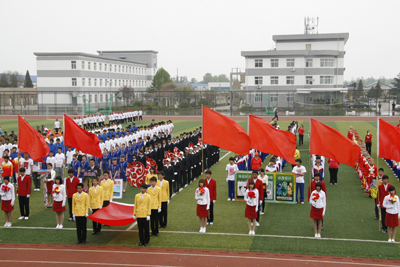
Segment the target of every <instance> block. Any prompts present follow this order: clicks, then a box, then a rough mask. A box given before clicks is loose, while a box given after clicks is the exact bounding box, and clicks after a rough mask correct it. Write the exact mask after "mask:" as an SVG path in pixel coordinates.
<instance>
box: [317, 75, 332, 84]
mask: <svg viewBox="0 0 400 267" xmlns="http://www.w3.org/2000/svg"><path fill="white" fill-rule="evenodd" d="M319 83H320V84H333V76H320V77H319Z"/></svg>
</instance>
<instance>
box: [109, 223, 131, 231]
mask: <svg viewBox="0 0 400 267" xmlns="http://www.w3.org/2000/svg"><path fill="white" fill-rule="evenodd" d="M136 225H137V222H134V223H132V225H131V226H129V227H128V228H127V229H126V230H125V231H129V230H132V229H133V227H135V226H136ZM110 230H111V229H110Z"/></svg>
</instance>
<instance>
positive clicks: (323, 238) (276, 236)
mask: <svg viewBox="0 0 400 267" xmlns="http://www.w3.org/2000/svg"><path fill="white" fill-rule="evenodd" d="M135 223H136V222H135ZM135 223H133V224H132V225H131V226H130V227H129V228H128V229H125V230H120V229H101V231H105V232H125V231H132V232H138V230H131V229H132V228H133V227H135V225H134V224H135ZM1 228H5V229H13V228H14V229H30V230H32V229H36V230H55V231H62V230H67V231H76V228H62V229H55V228H50V227H21V226H13V227H11V228H9V227H3V226H1V227H0V229H1ZM88 230H91V229H89V228H88ZM160 233H167V234H199V235H200V234H202V233H199V232H185V231H160ZM205 234H206V235H225V236H248V237H254V236H257V237H271V238H292V239H312V240H331V241H350V242H373V243H389V242H388V241H385V240H366V239H348V238H331V237H322V238H315V237H311V236H287V235H258V234H256V235H248V234H235V233H211V232H207V233H205ZM394 244H400V242H394Z"/></svg>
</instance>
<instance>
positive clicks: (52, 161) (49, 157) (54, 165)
mask: <svg viewBox="0 0 400 267" xmlns="http://www.w3.org/2000/svg"><path fill="white" fill-rule="evenodd" d="M46 163H50V164H51V166H53V169H55V167H56V158H55V157H54V156H53V151H50V152H49V156H48V157H47V159H46Z"/></svg>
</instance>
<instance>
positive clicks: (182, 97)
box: [177, 85, 194, 103]
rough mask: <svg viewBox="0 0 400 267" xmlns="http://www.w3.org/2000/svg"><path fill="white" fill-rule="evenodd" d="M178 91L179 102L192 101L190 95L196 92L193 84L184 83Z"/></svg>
mask: <svg viewBox="0 0 400 267" xmlns="http://www.w3.org/2000/svg"><path fill="white" fill-rule="evenodd" d="M177 91H178V102H179V103H181V102H182V101H185V102H187V103H190V95H191V94H192V93H193V92H194V89H193V88H192V87H191V86H188V85H183V86H181V87H178V88H177Z"/></svg>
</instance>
